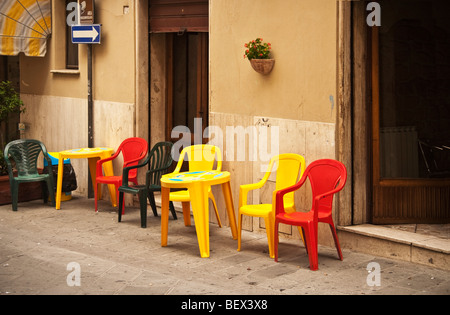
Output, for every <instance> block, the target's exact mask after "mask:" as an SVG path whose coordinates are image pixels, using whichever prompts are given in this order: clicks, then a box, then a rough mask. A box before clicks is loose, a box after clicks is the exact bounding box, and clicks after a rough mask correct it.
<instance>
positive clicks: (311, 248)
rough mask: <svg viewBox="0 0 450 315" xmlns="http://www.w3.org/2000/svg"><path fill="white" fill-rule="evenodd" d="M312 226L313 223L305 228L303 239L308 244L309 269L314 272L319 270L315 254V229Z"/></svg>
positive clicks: (317, 258) (316, 253)
mask: <svg viewBox="0 0 450 315" xmlns="http://www.w3.org/2000/svg"><path fill="white" fill-rule="evenodd" d="M313 225H314V223H312V224H309V226H308V227H307V228H306V231H305V232H306V233H305V237H306V243H307V244H308V258H309V269H311V270H313V271H314V270H317V269H319V257H318V252H317V229H315V228H314V226H313Z"/></svg>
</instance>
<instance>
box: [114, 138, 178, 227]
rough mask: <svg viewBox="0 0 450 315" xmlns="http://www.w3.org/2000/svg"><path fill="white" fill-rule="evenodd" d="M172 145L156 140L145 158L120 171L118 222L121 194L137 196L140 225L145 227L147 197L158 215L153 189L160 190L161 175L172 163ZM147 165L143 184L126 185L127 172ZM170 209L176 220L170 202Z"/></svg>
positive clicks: (120, 214) (121, 201) (120, 218)
mask: <svg viewBox="0 0 450 315" xmlns="http://www.w3.org/2000/svg"><path fill="white" fill-rule="evenodd" d="M172 146H173V144H172V143H171V142H158V143H157V144H155V146H154V147H153V148H152V149H151V151H150V153H149V154H148V155H147V157H146V159H145V160H144V161H143V162H142V163H141V164H139V165H134V166H129V167H125V168H124V169H123V173H122V186H120V187H119V222H121V221H122V207H123V194H124V193H128V194H133V195H136V194H137V195H138V196H139V205H140V210H141V227H142V228H146V227H147V198H148V201H149V202H150V206H151V207H152V210H153V214H154V215H155V217H156V216H158V212H157V211H156V203H155V196H154V192H155V191H161V176H162V175H164V174H166V173H167V172H168V171H169V167H170V166H171V165H172V162H173V159H172V152H171V151H172ZM146 165H148V171H147V173H146V179H145V185H132V186H129V185H128V172H129V171H130V170H132V169H136V168H140V167H144V166H146ZM170 211H171V213H172V216H173V218H174V219H175V220H176V219H177V215H176V213H175V208H174V206H173V203H172V202H170Z"/></svg>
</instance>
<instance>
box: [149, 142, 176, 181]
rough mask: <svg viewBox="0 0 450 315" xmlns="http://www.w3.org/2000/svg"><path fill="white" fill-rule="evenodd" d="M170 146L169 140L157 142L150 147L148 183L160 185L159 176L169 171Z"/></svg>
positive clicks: (170, 163)
mask: <svg viewBox="0 0 450 315" xmlns="http://www.w3.org/2000/svg"><path fill="white" fill-rule="evenodd" d="M172 146H173V143H171V142H158V143H157V144H155V145H154V146H153V148H152V150H151V151H150V153H149V156H148V159H149V161H148V163H149V164H148V167H149V171H151V172H148V173H147V174H148V177H147V181H148V183H147V184H148V185H157V186H161V176H162V175H164V174H166V173H167V172H168V171H169V167H170V166H171V165H172V162H173V159H172Z"/></svg>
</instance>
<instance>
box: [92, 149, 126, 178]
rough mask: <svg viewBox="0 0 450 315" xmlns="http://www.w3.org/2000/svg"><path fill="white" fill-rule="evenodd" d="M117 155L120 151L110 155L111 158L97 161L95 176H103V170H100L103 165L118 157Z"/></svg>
mask: <svg viewBox="0 0 450 315" xmlns="http://www.w3.org/2000/svg"><path fill="white" fill-rule="evenodd" d="M119 153H120V151H117V152H116V153H114V154H113V155H111V156H109V157H107V158H104V159H101V160H98V161H97V168H96V175H95V176H102V175H103V170H102V165H103V163H106V162H109V161H112V160H114V159H115V158H116V157H117V156H118V155H119Z"/></svg>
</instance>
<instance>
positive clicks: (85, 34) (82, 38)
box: [72, 24, 101, 44]
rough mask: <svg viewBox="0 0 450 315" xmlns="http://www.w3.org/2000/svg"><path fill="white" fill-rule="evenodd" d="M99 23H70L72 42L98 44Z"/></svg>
mask: <svg viewBox="0 0 450 315" xmlns="http://www.w3.org/2000/svg"><path fill="white" fill-rule="evenodd" d="M100 34H101V25H100V24H92V25H72V43H74V44H100V37H101V36H100Z"/></svg>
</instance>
